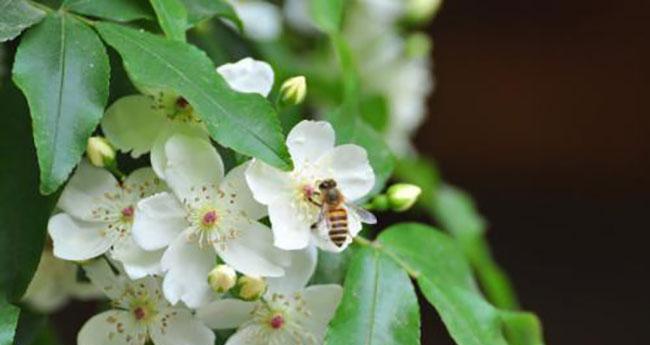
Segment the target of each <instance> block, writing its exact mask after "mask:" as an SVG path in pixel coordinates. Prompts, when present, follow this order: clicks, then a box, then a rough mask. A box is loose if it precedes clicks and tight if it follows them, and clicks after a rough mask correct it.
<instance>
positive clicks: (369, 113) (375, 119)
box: [360, 95, 389, 133]
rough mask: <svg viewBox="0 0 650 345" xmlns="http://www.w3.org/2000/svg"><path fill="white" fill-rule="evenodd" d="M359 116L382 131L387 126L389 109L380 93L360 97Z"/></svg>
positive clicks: (375, 128)
mask: <svg viewBox="0 0 650 345" xmlns="http://www.w3.org/2000/svg"><path fill="white" fill-rule="evenodd" d="M360 107H361V117H362V118H363V120H364V121H365V122H366V123H367V124H369V125H370V126H371V127H372V128H373V129H374V130H376V131H377V132H379V133H384V132H385V131H386V129H387V128H388V117H389V109H388V103H387V101H386V98H385V97H384V96H382V95H370V96H366V97H364V98H363V99H361V104H360Z"/></svg>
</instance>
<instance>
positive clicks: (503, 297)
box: [432, 185, 519, 309]
mask: <svg viewBox="0 0 650 345" xmlns="http://www.w3.org/2000/svg"><path fill="white" fill-rule="evenodd" d="M432 212H433V215H434V217H435V218H436V219H437V220H438V221H439V222H440V224H441V225H442V227H443V228H444V229H445V230H447V231H449V232H450V233H451V234H452V236H454V237H455V238H456V240H457V241H458V243H459V244H460V246H461V247H462V249H463V251H464V252H465V256H466V257H467V258H468V259H469V261H470V263H471V264H472V266H473V267H474V269H475V270H476V273H477V275H478V278H479V281H480V283H481V286H482V287H483V289H484V290H485V293H486V294H487V296H488V298H489V300H490V301H491V302H492V303H494V304H495V305H496V306H497V307H499V308H505V309H517V308H518V307H519V303H518V302H517V298H516V294H515V291H514V288H513V287H512V284H511V283H510V279H509V278H508V276H507V274H506V273H505V272H504V271H503V269H502V268H501V267H499V265H498V264H497V263H496V262H495V261H494V258H493V257H492V253H491V252H490V248H489V246H488V243H487V240H486V239H485V236H484V234H485V228H486V224H485V221H484V220H483V218H482V217H481V215H480V214H479V212H478V210H477V209H476V206H475V205H474V201H473V200H472V198H471V197H470V196H469V195H468V194H467V193H465V192H463V191H461V190H460V189H458V188H455V187H452V186H449V185H443V186H442V187H440V188H439V189H438V192H437V194H436V197H435V200H434V203H433V209H432Z"/></svg>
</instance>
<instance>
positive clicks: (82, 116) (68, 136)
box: [13, 14, 109, 194]
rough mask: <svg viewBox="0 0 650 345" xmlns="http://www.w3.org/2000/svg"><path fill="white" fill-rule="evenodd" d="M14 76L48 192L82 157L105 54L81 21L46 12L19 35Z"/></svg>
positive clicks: (102, 101)
mask: <svg viewBox="0 0 650 345" xmlns="http://www.w3.org/2000/svg"><path fill="white" fill-rule="evenodd" d="M13 78H14V82H15V83H16V85H18V87H19V88H20V89H21V90H22V91H23V93H24V94H25V96H26V97H27V101H28V103H29V108H30V110H31V115H32V120H33V122H34V141H35V143H36V150H37V152H38V162H39V166H40V171H41V192H42V193H45V194H50V193H53V192H54V191H56V190H57V189H58V187H59V186H60V185H61V184H63V183H64V182H65V180H66V179H67V178H68V175H69V174H70V172H71V171H72V169H73V168H74V167H75V166H76V165H77V163H78V162H79V160H80V159H81V155H82V154H83V152H84V150H85V148H86V141H87V139H88V137H89V136H90V135H91V133H92V132H93V130H94V129H95V127H96V126H97V124H98V123H99V120H100V119H101V117H102V115H103V113H104V106H105V105H106V100H107V98H108V79H109V65H108V56H107V55H106V52H105V50H104V46H103V45H102V43H101V41H100V40H99V38H98V37H97V35H96V34H95V32H93V30H91V29H90V28H88V27H87V26H86V25H85V24H83V23H81V22H80V21H78V20H77V19H75V18H74V17H72V16H69V15H66V14H51V15H49V16H48V17H47V18H46V19H45V20H44V21H43V22H42V23H40V24H39V25H37V26H36V27H34V28H33V29H32V30H30V31H29V32H28V33H27V34H26V35H25V37H24V38H23V39H22V40H21V43H20V46H19V47H18V52H17V54H16V61H15V63H14V69H13Z"/></svg>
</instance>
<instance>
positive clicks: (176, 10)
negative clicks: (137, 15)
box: [150, 0, 187, 42]
mask: <svg viewBox="0 0 650 345" xmlns="http://www.w3.org/2000/svg"><path fill="white" fill-rule="evenodd" d="M150 2H151V6H152V7H153V9H154V11H155V12H156V16H157V17H158V23H159V24H160V27H161V28H162V30H163V32H164V33H165V35H167V37H169V38H171V39H173V40H176V41H181V42H185V29H187V11H186V10H185V7H184V6H183V3H182V2H180V0H150Z"/></svg>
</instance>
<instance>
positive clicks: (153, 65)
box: [96, 23, 291, 170]
mask: <svg viewBox="0 0 650 345" xmlns="http://www.w3.org/2000/svg"><path fill="white" fill-rule="evenodd" d="M96 27H97V29H98V31H99V32H100V34H101V35H102V37H103V38H104V40H106V42H108V44H110V45H111V46H112V47H113V48H115V49H116V50H117V51H118V53H119V54H120V55H121V56H122V59H123V61H124V66H125V68H126V70H127V72H128V74H129V77H130V78H131V80H132V81H133V82H135V83H136V84H138V85H140V86H143V87H144V86H146V87H151V88H158V89H168V90H172V91H174V92H176V93H177V94H179V95H181V96H183V97H184V98H185V99H187V100H188V102H189V103H190V104H191V105H192V107H194V109H195V110H196V111H197V113H198V114H199V116H200V117H201V119H202V120H203V122H204V123H205V124H206V125H207V127H208V130H209V132H210V134H211V135H212V137H213V138H214V139H215V140H216V141H218V142H219V143H220V144H221V145H223V146H226V147H230V148H232V149H234V150H236V151H238V152H240V153H242V154H245V155H249V156H253V157H256V158H259V159H261V160H262V161H265V162H266V163H268V164H270V165H273V166H275V167H278V168H281V169H285V170H287V169H290V168H291V160H290V158H289V154H288V152H287V148H286V146H285V144H284V136H283V134H282V129H281V128H280V122H279V120H278V118H277V115H276V113H275V111H274V110H273V107H272V106H271V104H270V103H269V102H268V101H267V100H266V99H264V98H263V97H262V96H260V95H258V94H244V93H239V92H235V91H233V90H232V89H230V87H228V85H227V84H226V82H225V81H224V80H223V78H222V77H221V76H220V75H219V74H218V73H216V72H215V68H214V66H213V64H212V62H211V61H210V59H208V57H207V56H206V55H205V53H204V52H202V51H200V50H199V49H197V48H196V47H194V46H191V45H189V44H186V43H182V42H173V41H169V40H165V39H163V38H161V37H158V36H155V35H152V34H150V33H147V32H142V31H138V30H134V29H130V28H126V27H122V26H119V25H115V24H110V23H97V24H96Z"/></svg>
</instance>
